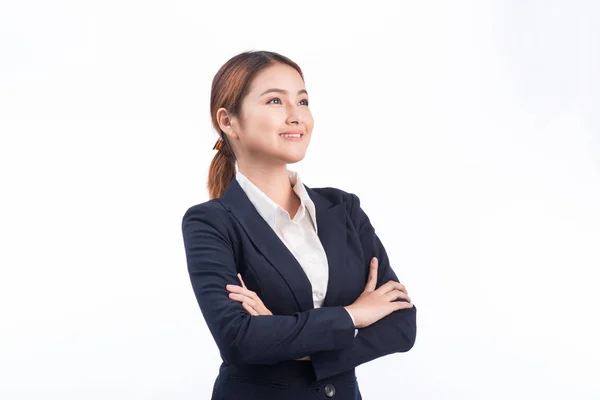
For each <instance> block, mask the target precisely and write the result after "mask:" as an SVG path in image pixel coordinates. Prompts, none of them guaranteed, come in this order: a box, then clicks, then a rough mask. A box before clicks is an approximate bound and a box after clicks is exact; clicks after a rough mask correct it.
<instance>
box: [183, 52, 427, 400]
mask: <svg viewBox="0 0 600 400" xmlns="http://www.w3.org/2000/svg"><path fill="white" fill-rule="evenodd" d="M210 107H211V110H210V112H211V117H212V122H213V125H214V127H215V129H216V130H217V132H219V133H220V138H219V140H218V141H217V144H216V145H215V148H214V149H216V150H217V154H216V155H215V157H214V159H213V161H212V163H211V166H210V170H209V177H208V190H209V192H210V198H211V200H209V201H207V202H204V203H201V204H197V205H194V206H192V207H190V208H189V209H188V210H187V211H186V213H185V215H184V217H183V221H182V231H183V239H184V245H185V251H186V258H187V265H188V271H189V275H190V279H191V283H192V287H193V290H194V293H195V295H196V298H197V300H198V304H199V306H200V309H201V311H202V314H203V316H204V319H205V321H206V323H207V325H208V328H209V329H210V332H211V334H212V336H213V338H214V340H215V342H216V344H217V346H218V348H219V350H220V353H221V357H222V359H223V363H222V364H221V367H220V371H219V374H218V377H217V379H216V381H215V385H214V388H213V393H212V399H220V400H227V399H236V400H237V399H249V400H251V399H261V400H269V399H286V400H295V399H298V400H300V399H328V398H338V399H361V398H362V397H361V394H360V390H359V387H358V382H357V379H356V375H355V367H356V366H358V365H360V364H363V363H365V362H368V361H371V360H374V359H376V358H379V357H382V356H385V355H387V354H392V353H398V352H405V351H408V350H410V348H411V347H412V346H413V344H414V341H415V336H416V307H414V306H413V304H412V303H411V299H410V297H409V296H408V292H407V290H406V287H405V286H404V285H402V284H401V283H399V281H398V278H397V277H396V275H395V273H394V271H393V270H392V269H391V268H390V265H389V260H388V258H387V255H386V251H385V249H384V247H383V245H382V243H381V241H380V240H379V238H378V237H377V235H376V234H375V231H374V229H373V227H372V226H371V224H370V222H369V218H368V217H367V215H366V214H365V212H364V211H363V210H362V209H361V207H360V202H359V198H358V197H357V196H356V195H355V194H352V193H348V192H345V191H343V190H340V189H336V188H331V187H329V188H309V187H307V186H305V185H304V184H302V182H301V180H300V177H299V176H298V174H297V173H296V172H294V171H291V170H288V169H287V164H292V163H295V162H298V161H300V160H302V159H303V157H304V155H305V153H306V149H307V147H308V144H309V142H310V138H311V133H312V129H313V118H312V115H311V112H310V110H309V107H308V93H307V91H306V88H305V85H304V77H303V74H302V71H301V69H300V67H298V65H296V64H295V63H294V62H293V61H291V60H290V59H288V58H286V57H284V56H282V55H280V54H277V53H273V52H267V51H251V52H244V53H241V54H239V55H236V56H235V57H233V58H231V59H230V60H229V61H227V63H225V65H223V66H222V67H221V69H220V70H219V71H218V72H217V74H216V75H215V77H214V79H213V83H212V93H211V104H210ZM236 167H237V170H236Z"/></svg>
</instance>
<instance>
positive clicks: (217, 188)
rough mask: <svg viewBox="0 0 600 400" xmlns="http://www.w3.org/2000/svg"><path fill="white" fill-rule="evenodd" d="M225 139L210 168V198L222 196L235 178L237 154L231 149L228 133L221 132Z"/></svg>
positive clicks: (208, 185) (208, 186)
mask: <svg viewBox="0 0 600 400" xmlns="http://www.w3.org/2000/svg"><path fill="white" fill-rule="evenodd" d="M221 137H222V138H223V139H219V140H220V141H222V143H221V146H220V148H219V149H218V151H217V154H215V156H214V157H213V159H212V161H211V163H210V168H209V169H208V184H207V188H208V193H209V198H210V199H214V198H216V197H221V196H222V195H223V193H225V189H227V186H228V185H229V183H230V182H231V181H232V180H233V178H235V161H236V159H235V154H234V153H233V150H232V149H231V145H230V144H229V141H228V140H227V139H226V138H227V135H225V134H224V133H223V134H221Z"/></svg>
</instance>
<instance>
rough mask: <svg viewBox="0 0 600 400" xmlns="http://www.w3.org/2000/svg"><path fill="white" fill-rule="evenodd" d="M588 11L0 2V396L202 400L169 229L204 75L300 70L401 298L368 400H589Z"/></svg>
mask: <svg viewBox="0 0 600 400" xmlns="http://www.w3.org/2000/svg"><path fill="white" fill-rule="evenodd" d="M599 20H600V3H598V2H596V1H593V0H590V1H574V0H569V1H567V0H564V1H552V0H547V1H517V0H513V1H508V0H505V1H501V0H498V1H481V0H472V1H453V2H450V1H420V2H414V1H403V2H387V1H369V2H351V1H344V2H341V1H336V2H332V1H322V2H316V1H303V2H261V1H228V2H211V3H210V4H209V3H206V2H202V1H162V2H159V1H130V0H119V1H94V2H92V1H85V2H82V1H53V2H46V1H10V0H2V1H0V134H1V142H0V177H1V191H2V195H1V196H0V202H1V207H0V234H1V237H0V243H1V244H0V268H1V275H0V318H1V319H0V321H1V322H0V326H1V327H0V336H1V338H0V398H2V399H7V400H9V399H10V400H17V399H18V400H21V399H28V400H29V399H45V400H53V399H61V400H67V399H77V400H80V399H86V400H96V399H111V400H118V399H127V400H133V399H168V400H183V399H208V398H209V396H210V393H211V390H212V385H213V382H214V379H215V377H216V375H217V369H218V366H219V364H220V358H219V353H218V351H217V347H216V345H215V344H214V342H213V340H212V337H211V336H210V333H209V331H208V329H207V328H206V325H205V323H204V320H203V318H202V315H201V312H200V309H199V307H198V305H197V302H196V299H195V297H194V294H193V292H192V288H191V285H190V283H189V277H188V273H187V268H186V260H185V253H184V248H183V241H182V236H181V218H182V217H183V213H184V212H185V211H186V210H187V208H188V207H190V206H192V205H194V204H197V203H201V202H203V201H206V200H207V199H208V193H207V191H206V189H205V186H206V174H207V171H208V166H209V163H210V160H211V158H212V157H213V155H214V152H213V150H212V146H213V144H214V142H215V140H216V138H217V136H216V132H214V130H212V127H211V124H210V116H209V95H210V84H211V81H212V78H213V76H214V74H215V73H216V72H217V70H218V68H219V67H220V66H221V65H222V64H223V63H224V62H225V61H227V60H228V59H229V58H230V57H232V56H233V55H235V54H237V53H239V52H241V51H245V50H271V51H277V52H280V53H282V54H284V55H286V56H288V57H290V58H291V59H292V60H294V61H296V62H297V63H298V64H299V65H300V66H301V68H302V69H303V70H304V73H305V78H306V87H307V89H308V92H309V93H310V101H311V109H312V112H313V116H314V119H315V127H314V131H313V138H312V142H311V144H310V146H309V150H308V154H307V157H306V158H305V159H304V160H303V161H302V162H301V163H298V164H295V165H290V168H291V169H295V170H298V171H299V172H300V173H301V175H302V177H303V180H304V181H305V183H306V184H307V185H308V186H312V187H321V186H334V187H339V188H341V189H344V190H347V191H351V192H354V193H356V194H357V195H358V196H359V197H360V199H361V201H362V206H363V208H364V209H365V211H366V212H367V213H368V215H369V216H370V218H371V221H372V223H373V225H374V226H375V228H376V231H377V233H378V234H379V236H380V238H381V240H382V242H383V243H384V245H385V246H386V248H387V251H388V254H389V257H390V260H391V262H392V267H393V268H394V270H395V271H396V273H397V275H398V276H399V278H400V280H401V281H402V282H403V283H405V284H406V285H407V288H408V290H409V293H410V295H411V297H412V299H413V301H414V303H415V304H416V305H417V307H418V310H419V311H418V335H417V342H416V345H415V347H414V348H413V349H412V350H411V351H410V352H408V353H405V354H394V355H390V356H387V357H383V358H380V359H378V360H375V361H373V362H371V363H368V364H365V365H362V366H360V367H358V369H357V375H358V379H359V384H360V387H361V390H362V393H363V397H364V398H365V399H377V398H383V399H391V398H394V399H396V398H397V399H418V400H424V399H442V400H445V399H448V400H465V399H485V400H487V399H502V400H505V399H507V398H508V399H541V398H544V399H547V400H551V399H565V398H568V399H578V400H580V399H598V398H600V380H599V379H598V376H600V344H599V341H598V338H599V337H600V327H599V325H600V323H599V317H598V315H599V312H598V308H599V306H600V299H599V296H598V294H597V293H598V278H599V277H600V274H599V273H598V270H599V268H600V117H599V115H600V113H599V112H598V111H599V110H600V78H599V71H600V28H599V25H598V21H599Z"/></svg>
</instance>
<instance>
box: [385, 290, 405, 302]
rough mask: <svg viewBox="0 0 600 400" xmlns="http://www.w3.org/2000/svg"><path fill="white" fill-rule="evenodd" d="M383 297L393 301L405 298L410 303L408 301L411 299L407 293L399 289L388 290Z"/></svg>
mask: <svg viewBox="0 0 600 400" xmlns="http://www.w3.org/2000/svg"><path fill="white" fill-rule="evenodd" d="M385 298H386V299H387V300H388V301H395V300H398V299H404V300H407V301H408V302H409V303H410V301H411V300H410V297H408V295H407V294H406V293H404V292H403V291H401V290H397V289H394V290H392V291H391V292H388V293H386V294H385Z"/></svg>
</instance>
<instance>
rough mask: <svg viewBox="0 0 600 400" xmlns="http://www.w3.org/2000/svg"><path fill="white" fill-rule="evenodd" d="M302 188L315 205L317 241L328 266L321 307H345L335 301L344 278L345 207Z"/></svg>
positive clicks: (307, 188) (311, 190)
mask: <svg viewBox="0 0 600 400" xmlns="http://www.w3.org/2000/svg"><path fill="white" fill-rule="evenodd" d="M304 187H306V191H307V192H308V195H309V196H310V198H311V199H312V201H313V202H314V203H315V209H316V210H317V227H318V232H319V239H320V240H321V244H322V245H323V248H324V249H325V253H326V254H327V264H328V266H329V280H328V282H327V294H326V295H325V301H324V302H323V307H333V306H340V305H347V304H339V303H338V301H337V300H338V298H339V294H340V290H341V289H342V287H343V284H344V278H345V276H344V270H345V263H346V258H345V256H346V206H345V205H344V203H338V204H334V203H332V202H330V201H329V200H327V199H326V198H325V197H323V196H321V195H320V194H318V193H317V192H316V191H314V190H313V189H311V188H309V187H308V186H306V185H304ZM311 293H312V292H311Z"/></svg>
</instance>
